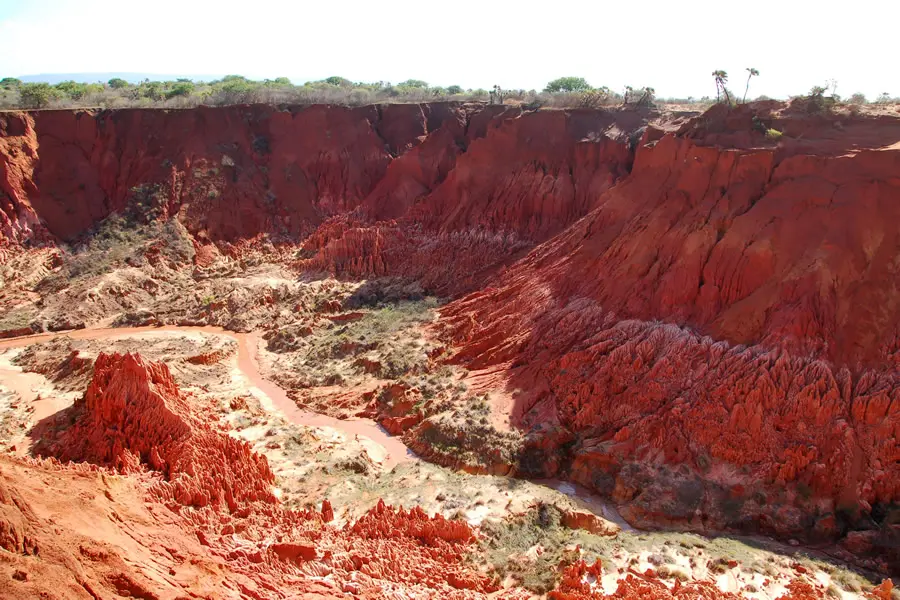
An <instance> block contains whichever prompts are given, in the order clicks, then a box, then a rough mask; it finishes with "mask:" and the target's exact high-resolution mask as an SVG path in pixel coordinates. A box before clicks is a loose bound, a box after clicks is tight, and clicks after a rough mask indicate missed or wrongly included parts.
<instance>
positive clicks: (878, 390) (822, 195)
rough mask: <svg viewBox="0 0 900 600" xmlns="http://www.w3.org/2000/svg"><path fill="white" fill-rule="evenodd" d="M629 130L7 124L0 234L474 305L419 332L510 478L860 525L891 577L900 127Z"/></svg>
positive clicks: (813, 533) (601, 125)
mask: <svg viewBox="0 0 900 600" xmlns="http://www.w3.org/2000/svg"><path fill="white" fill-rule="evenodd" d="M648 118H649V117H648V115H647V114H642V113H638V112H631V111H610V112H604V111H589V110H573V111H538V112H523V111H522V109H520V108H518V107H506V106H482V105H471V104H467V105H458V104H452V103H450V104H446V103H445V104H431V105H402V106H400V105H398V106H385V107H361V108H353V109H350V108H341V107H325V106H312V107H307V108H286V109H280V108H274V107H260V106H234V107H227V108H215V109H213V108H201V109H197V110H192V111H158V110H123V111H112V112H87V111H75V112H73V111H43V112H35V113H4V114H3V116H2V119H0V231H2V236H3V238H4V240H5V243H8V244H11V245H16V244H22V243H24V242H26V241H28V240H35V241H38V242H41V241H47V240H50V239H51V238H52V236H54V235H55V236H58V237H60V238H69V237H72V236H75V235H77V234H79V233H80V232H82V231H84V230H85V229H87V228H89V227H90V226H91V225H92V224H94V223H95V222H96V221H97V219H99V218H102V217H103V216H105V215H107V214H109V213H110V211H114V210H124V209H126V208H127V209H128V210H131V211H138V212H143V213H144V214H150V215H157V216H160V217H167V216H177V218H179V219H180V220H182V222H184V223H185V225H186V227H187V228H188V230H189V231H190V232H191V233H192V234H194V235H195V236H196V237H197V238H198V239H199V241H200V242H201V243H202V244H206V243H208V242H215V243H219V244H220V245H221V246H223V247H226V246H227V243H229V242H234V243H246V240H248V239H251V238H254V237H256V236H257V235H258V234H268V235H269V236H271V239H273V240H274V241H276V242H283V243H285V244H286V245H287V247H288V249H289V250H290V251H291V253H293V250H294V249H295V248H294V246H292V244H299V245H300V248H299V250H300V251H299V253H297V254H296V256H298V258H297V259H296V260H295V261H294V266H295V267H297V269H298V270H304V269H309V270H325V271H330V272H332V273H334V274H336V275H338V276H341V277H351V278H369V277H373V276H382V275H398V276H403V277H407V278H410V279H415V280H418V281H419V282H421V283H422V284H423V286H424V287H425V288H426V289H428V290H429V291H431V292H437V293H440V294H444V295H449V296H457V297H458V296H459V295H461V293H463V292H470V291H474V293H472V294H470V295H468V296H465V297H461V298H458V299H457V300H456V301H454V302H453V303H451V304H449V305H448V306H446V307H445V308H444V310H443V311H442V319H441V322H440V323H439V324H438V325H437V326H436V332H437V333H438V334H439V335H442V336H444V338H445V339H446V340H448V341H449V342H450V344H451V345H452V346H453V347H454V348H453V350H452V352H451V360H453V361H455V362H458V363H461V364H464V365H466V366H467V367H468V368H470V369H489V370H490V373H491V375H490V377H491V378H493V381H494V383H495V385H496V387H498V388H501V389H502V391H503V392H508V393H509V394H511V395H513V397H514V398H515V408H514V411H515V414H514V415H513V416H514V420H515V422H516V423H517V424H518V425H520V426H521V427H522V428H524V429H525V430H527V432H528V447H529V450H528V451H527V452H526V453H525V455H524V456H523V457H522V460H521V465H520V470H521V471H524V472H530V473H535V474H541V475H563V476H569V477H570V478H572V479H575V480H577V481H579V482H581V483H583V484H585V485H587V486H589V487H591V488H593V489H594V490H597V491H600V492H602V493H604V494H608V495H610V496H612V497H613V498H615V499H616V500H618V501H619V502H620V503H622V504H623V512H625V513H626V515H627V516H628V517H629V518H630V519H631V520H632V521H633V522H637V523H641V524H677V525H678V526H687V527H691V528H697V529H704V528H722V527H727V528H733V529H740V530H753V531H759V530H763V531H770V532H777V533H780V534H783V535H790V536H802V535H807V536H808V537H811V538H816V539H831V538H835V537H840V536H842V535H843V534H845V533H847V531H848V530H851V529H857V530H858V531H855V532H854V536H855V537H852V538H848V539H852V540H857V541H858V540H859V539H863V540H864V541H865V544H864V545H865V546H867V547H868V548H875V549H876V550H878V549H879V548H881V549H884V550H885V551H884V552H883V554H882V557H887V558H888V560H894V561H900V557H898V556H897V555H896V550H893V551H892V550H890V549H891V548H896V547H897V546H898V542H897V540H900V532H898V530H897V525H896V524H895V523H896V522H897V520H898V519H900V516H898V515H897V514H896V510H897V509H896V504H897V501H898V498H900V486H898V482H900V447H898V445H897V442H896V440H897V439H898V436H900V380H898V375H897V372H898V371H897V367H898V360H900V359H898V357H900V300H898V298H900V294H898V289H897V285H898V284H897V281H898V280H900V278H898V275H900V273H898V268H900V267H898V265H900V259H898V250H897V249H898V248H900V238H898V233H897V231H896V227H895V226H894V223H896V222H897V221H898V217H900V214H898V211H900V208H898V207H900V178H898V173H900V150H898V148H897V140H898V139H900V120H898V119H897V118H895V117H889V116H880V117H867V116H855V117H854V116H850V115H846V116H842V117H840V118H839V117H836V116H834V115H823V114H810V113H809V112H808V110H805V109H804V108H803V107H801V106H799V105H795V106H791V107H785V106H784V105H781V104H778V103H763V104H753V105H747V106H744V107H741V108H739V109H737V110H733V111H730V110H726V109H725V108H724V107H715V108H713V109H711V110H710V111H708V112H707V113H706V114H704V115H701V116H696V117H693V118H691V119H686V120H685V119H682V120H681V121H678V119H675V118H673V120H671V121H669V122H668V123H667V124H665V123H664V125H665V131H664V130H663V129H662V128H657V127H655V126H653V125H650V126H648V127H646V131H645V132H644V133H643V137H641V135H640V132H641V130H642V128H643V126H644V125H646V124H647V120H648ZM660 119H661V118H660ZM659 124H660V123H659V122H657V125H659ZM768 128H772V129H777V131H780V132H783V133H784V135H783V136H782V139H780V140H779V141H773V140H772V139H771V135H770V136H769V137H767V136H766V135H765V133H764V132H765V131H766V130H767V129H768ZM639 139H640V142H639V143H638V140H639ZM635 147H636V148H637V149H636V151H635ZM73 443H74V442H73ZM79 451H80V452H86V451H87V449H80V450H79ZM147 451H148V452H149V449H147ZM139 454H140V457H141V461H140V462H143V463H145V464H147V461H148V458H145V457H144V452H143V451H142V452H140V453H139ZM551 454H552V456H550V455H551ZM73 456H74V455H73ZM114 456H118V454H116V453H115V452H113V453H112V454H109V455H108V456H107V455H104V456H102V457H98V459H101V460H102V461H105V462H109V461H111V460H112V459H113V458H114ZM148 456H149V455H148ZM154 460H155V459H154ZM855 544H856V542H855V541H854V542H849V546H848V547H856V545H855ZM891 552H894V554H891ZM897 564H900V562H898V563H897Z"/></svg>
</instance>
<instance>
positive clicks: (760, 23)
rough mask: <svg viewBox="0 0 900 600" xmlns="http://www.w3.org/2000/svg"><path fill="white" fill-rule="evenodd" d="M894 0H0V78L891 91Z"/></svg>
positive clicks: (895, 88)
mask: <svg viewBox="0 0 900 600" xmlns="http://www.w3.org/2000/svg"><path fill="white" fill-rule="evenodd" d="M898 23H900V0H867V1H864V2H836V1H835V0H749V1H746V0H694V1H693V2H681V3H679V2H671V1H668V2H663V1H658V0H630V1H629V0H619V1H618V2H609V1H602V0H594V1H588V0H583V1H580V2H577V1H571V0H555V1H551V2H547V1H542V2H535V3H531V2H529V1H527V0H519V1H516V0H503V1H498V0H482V1H481V2H468V1H458V2H452V1H450V2H448V1H444V2H436V1H434V0H417V1H413V0H396V1H391V0H382V1H378V0H368V1H361V0H295V1H277V0H248V1H243V2H229V1H227V0H219V1H207V0H177V1H176V0H0V48H2V49H0V77H3V76H17V75H27V74H38V73H67V72H68V73H85V72H111V71H127V72H144V73H177V74H214V75H217V74H228V73H234V74H242V75H246V76H248V77H252V78H264V77H270V78H274V77H278V76H286V77H290V78H291V79H292V80H294V81H295V82H297V83H302V82H303V81H306V80H313V79H321V78H324V77H327V76H330V75H340V76H343V77H347V78H348V79H352V80H361V81H378V80H383V81H391V82H394V83H396V82H399V81H402V80H404V79H409V78H415V79H424V80H425V81H428V82H429V83H431V84H432V85H443V86H446V85H451V84H459V85H462V86H463V87H466V88H469V87H472V88H477V87H483V88H490V87H491V86H492V85H494V84H499V85H500V86H501V87H504V88H525V89H532V88H535V89H541V88H543V86H544V85H545V84H546V82H547V81H549V80H551V79H554V78H556V77H560V76H564V75H576V76H581V77H585V78H586V79H587V80H588V81H589V82H590V83H591V84H592V85H595V86H600V85H607V86H610V87H612V88H614V89H616V90H621V89H622V88H623V87H624V86H625V85H626V84H629V85H633V86H635V87H638V86H643V85H650V86H653V87H655V88H656V90H657V94H658V95H659V96H662V97H667V96H681V97H686V96H694V97H697V98H699V97H700V96H703V95H713V96H714V95H715V86H714V83H713V79H712V77H711V76H710V73H711V72H712V71H713V70H714V69H725V70H726V71H728V73H729V74H730V75H731V79H732V81H731V83H730V84H729V87H731V88H732V89H733V90H734V91H735V92H737V93H738V94H739V95H740V94H743V89H744V82H745V79H746V72H745V70H744V69H745V67H751V66H752V67H756V68H757V69H759V70H760V71H761V76H760V77H759V78H754V80H753V83H752V84H751V88H750V96H751V97H755V96H757V95H759V94H766V95H769V96H772V97H785V96H787V95H790V94H799V93H805V92H807V91H808V90H809V88H810V87H812V86H813V85H816V84H823V85H824V82H825V81H826V80H827V79H832V78H833V79H836V80H837V81H838V93H839V94H841V95H844V96H849V95H850V94H851V93H853V92H857V91H861V92H863V93H865V94H866V95H867V96H868V97H869V99H874V98H875V97H876V96H877V95H878V94H879V93H881V92H889V93H891V95H894V96H900V68H898V66H897V60H898V54H900V53H898V48H897V44H896V41H895V40H896V37H897V35H898V34H897V28H898Z"/></svg>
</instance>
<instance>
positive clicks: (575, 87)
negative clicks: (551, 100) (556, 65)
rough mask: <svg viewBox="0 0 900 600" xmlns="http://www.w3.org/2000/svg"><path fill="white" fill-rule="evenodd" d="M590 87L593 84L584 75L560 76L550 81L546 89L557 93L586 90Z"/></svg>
mask: <svg viewBox="0 0 900 600" xmlns="http://www.w3.org/2000/svg"><path fill="white" fill-rule="evenodd" d="M590 89H591V84H589V83H588V82H587V81H586V80H585V79H584V77H560V78H559V79H554V80H553V81H551V82H550V83H548V84H547V87H545V88H544V91H545V92H549V93H551V94H555V93H557V92H586V91H588V90H590Z"/></svg>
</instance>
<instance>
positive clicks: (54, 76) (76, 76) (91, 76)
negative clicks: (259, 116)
mask: <svg viewBox="0 0 900 600" xmlns="http://www.w3.org/2000/svg"><path fill="white" fill-rule="evenodd" d="M114 77H118V78H120V79H124V80H125V81H128V82H129V83H140V82H141V81H144V80H145V79H149V80H150V81H175V80H176V79H181V78H185V79H191V80H193V81H213V80H215V79H221V78H222V77H223V75H185V74H178V75H172V74H163V73H41V74H39V75H22V76H21V77H18V79H21V80H22V81H25V82H46V83H50V84H57V83H60V82H62V81H77V82H80V83H96V82H98V81H99V82H103V83H106V82H107V81H109V80H110V79H112V78H114Z"/></svg>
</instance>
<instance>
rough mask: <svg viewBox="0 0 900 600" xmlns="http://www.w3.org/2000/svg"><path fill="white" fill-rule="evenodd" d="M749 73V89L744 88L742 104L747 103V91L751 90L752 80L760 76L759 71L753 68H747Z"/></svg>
mask: <svg viewBox="0 0 900 600" xmlns="http://www.w3.org/2000/svg"><path fill="white" fill-rule="evenodd" d="M747 72H748V73H749V75H747V87H745V88H744V99H743V100H741V103H742V104H743V103H744V102H746V101H747V91H748V90H749V89H750V79H751V78H752V77H757V76H759V71H757V70H756V69H754V68H753V67H747Z"/></svg>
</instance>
